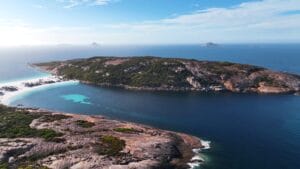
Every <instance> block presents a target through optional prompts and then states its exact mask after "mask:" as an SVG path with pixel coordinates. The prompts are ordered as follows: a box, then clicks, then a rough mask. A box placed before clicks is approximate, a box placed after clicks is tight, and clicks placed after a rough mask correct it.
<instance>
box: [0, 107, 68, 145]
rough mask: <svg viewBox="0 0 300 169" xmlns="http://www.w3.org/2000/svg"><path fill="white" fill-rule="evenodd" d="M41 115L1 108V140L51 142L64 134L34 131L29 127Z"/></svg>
mask: <svg viewBox="0 0 300 169" xmlns="http://www.w3.org/2000/svg"><path fill="white" fill-rule="evenodd" d="M39 117H41V115H40V114H37V113H36V114H31V113H29V112H26V111H24V110H17V109H16V108H9V107H5V106H0V138H18V137H25V138H30V137H40V138H44V139H45V140H47V141H51V140H52V139H54V138H55V137H59V136H61V135H62V134H61V133H57V132H55V131H54V130H51V129H41V130H38V129H34V128H31V127H30V126H29V125H30V124H31V122H32V121H33V120H34V119H37V118H39Z"/></svg>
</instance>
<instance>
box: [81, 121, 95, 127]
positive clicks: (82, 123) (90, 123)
mask: <svg viewBox="0 0 300 169" xmlns="http://www.w3.org/2000/svg"><path fill="white" fill-rule="evenodd" d="M76 124H77V125H78V126H80V127H82V128H91V127H93V126H95V123H92V122H88V121H84V120H77V121H76Z"/></svg>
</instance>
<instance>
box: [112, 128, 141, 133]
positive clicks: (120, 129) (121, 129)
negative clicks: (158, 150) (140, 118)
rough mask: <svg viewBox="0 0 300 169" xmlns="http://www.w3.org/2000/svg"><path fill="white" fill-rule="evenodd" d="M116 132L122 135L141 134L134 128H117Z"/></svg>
mask: <svg viewBox="0 0 300 169" xmlns="http://www.w3.org/2000/svg"><path fill="white" fill-rule="evenodd" d="M114 131H116V132H120V133H140V132H141V131H139V130H136V129H134V128H115V129H114Z"/></svg>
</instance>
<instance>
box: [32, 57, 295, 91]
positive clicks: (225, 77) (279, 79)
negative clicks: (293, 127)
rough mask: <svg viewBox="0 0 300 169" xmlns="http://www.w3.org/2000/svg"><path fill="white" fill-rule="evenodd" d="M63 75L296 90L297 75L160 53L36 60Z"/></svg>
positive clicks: (181, 87) (134, 85)
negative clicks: (166, 56)
mask: <svg viewBox="0 0 300 169" xmlns="http://www.w3.org/2000/svg"><path fill="white" fill-rule="evenodd" d="M34 66H37V67H39V68H41V69H43V70H46V71H48V72H51V73H52V74H54V75H57V76H62V77H63V78H66V79H76V80H80V82H82V83H87V84H94V85H99V86H108V87H122V88H126V89H135V90H157V91H202V92H220V91H224V92H226V91H228V92H234V93H273V94H279V93H281V94H283V93H290V94H299V91H300V76H299V75H293V74H289V73H282V72H275V71H271V70H269V69H266V68H262V67H258V66H253V65H246V64H237V63H230V62H212V61H198V60H189V59H179V58H160V57H93V58H89V59H76V60H68V61H61V62H50V63H39V64H35V65H34Z"/></svg>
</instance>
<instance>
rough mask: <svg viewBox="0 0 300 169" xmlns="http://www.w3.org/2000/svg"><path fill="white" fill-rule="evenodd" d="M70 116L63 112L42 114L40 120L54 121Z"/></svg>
mask: <svg viewBox="0 0 300 169" xmlns="http://www.w3.org/2000/svg"><path fill="white" fill-rule="evenodd" d="M68 118H70V116H66V115H63V114H53V115H44V116H42V117H41V119H40V121H41V122H54V121H58V120H63V119H68Z"/></svg>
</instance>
